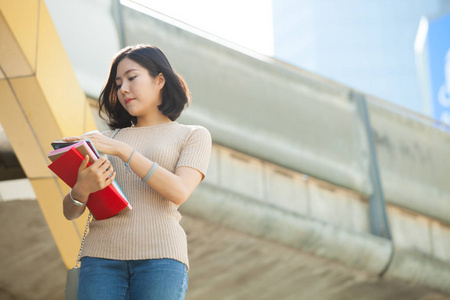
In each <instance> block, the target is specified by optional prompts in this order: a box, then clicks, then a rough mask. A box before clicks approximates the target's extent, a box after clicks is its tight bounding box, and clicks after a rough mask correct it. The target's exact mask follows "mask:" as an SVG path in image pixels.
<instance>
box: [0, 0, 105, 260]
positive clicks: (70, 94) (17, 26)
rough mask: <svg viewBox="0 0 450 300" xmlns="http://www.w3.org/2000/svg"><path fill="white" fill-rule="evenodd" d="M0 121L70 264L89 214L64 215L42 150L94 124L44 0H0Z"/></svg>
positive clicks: (62, 189) (60, 191)
mask: <svg viewBox="0 0 450 300" xmlns="http://www.w3.org/2000/svg"><path fill="white" fill-rule="evenodd" d="M0 123H1V124H2V126H3V128H4V130H5V132H6V135H7V136H8V139H9V141H10V143H11V146H12V147H13V149H14V152H15V154H16V156H17V158H18V159H19V161H20V164H21V166H22V168H23V169H24V171H25V173H26V175H27V177H28V178H29V179H30V182H31V184H32V186H33V188H34V190H35V193H36V195H37V198H38V202H39V205H40V207H41V210H42V212H43V214H44V217H45V219H46V221H47V224H48V226H49V228H50V231H51V233H52V235H53V238H54V239H55V242H56V245H57V247H58V249H59V251H60V253H61V255H62V258H63V261H64V262H65V264H66V266H67V267H72V266H73V265H74V263H75V260H76V257H77V254H78V249H79V246H80V234H82V233H83V231H84V225H85V221H86V218H87V214H85V216H84V217H81V218H79V219H78V220H77V221H73V222H70V221H67V220H66V219H65V218H64V217H63V214H62V198H63V196H64V195H65V194H66V193H67V192H68V187H67V186H66V185H65V184H64V183H63V182H61V181H60V180H59V179H57V178H56V177H55V176H54V175H53V173H52V172H51V171H50V170H49V169H48V168H47V166H48V164H49V163H50V161H49V160H48V159H47V157H46V154H47V153H48V152H49V151H50V150H51V146H50V143H51V142H52V141H53V140H55V139H59V138H61V137H62V136H69V135H80V134H82V133H83V132H85V131H90V130H94V129H96V125H95V122H94V119H93V116H92V114H91V113H90V110H89V109H88V104H87V100H86V97H85V95H84V93H83V91H82V89H81V87H80V85H79V83H78V81H77V79H76V77H75V74H74V72H73V69H72V66H71V64H70V61H69V59H68V57H67V55H66V53H65V51H64V48H63V45H62V43H61V41H60V39H59V36H58V34H57V31H56V29H55V27H54V25H53V22H52V20H51V18H50V15H49V13H48V10H47V8H46V6H45V3H44V1H43V0H1V1H0Z"/></svg>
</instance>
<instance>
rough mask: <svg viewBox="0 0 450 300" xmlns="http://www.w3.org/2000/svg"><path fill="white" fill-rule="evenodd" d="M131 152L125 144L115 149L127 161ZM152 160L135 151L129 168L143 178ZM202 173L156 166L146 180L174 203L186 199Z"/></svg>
mask: <svg viewBox="0 0 450 300" xmlns="http://www.w3.org/2000/svg"><path fill="white" fill-rule="evenodd" d="M132 152H133V148H131V147H130V146H128V145H127V144H123V145H121V146H120V147H119V148H118V149H117V154H116V155H117V156H118V157H119V158H120V159H121V160H122V161H124V162H127V161H128V160H129V158H130V156H131V153H132ZM153 163H154V162H153V161H151V160H149V159H148V158H146V157H145V156H143V155H142V154H140V153H138V152H137V151H136V152H135V153H134V154H133V157H132V158H131V161H130V167H131V170H133V172H134V173H136V175H138V176H139V177H140V178H145V176H146V175H147V173H148V172H149V171H150V169H151V168H152V167H153ZM202 178H203V175H202V173H200V172H199V171H197V170H196V169H193V168H189V167H179V168H177V169H176V170H175V174H174V173H172V172H170V171H168V170H167V169H165V168H163V167H160V166H158V167H157V168H156V171H155V173H153V175H152V177H151V178H150V179H149V180H148V181H147V182H146V184H148V185H149V186H150V187H151V188H152V189H154V190H155V191H156V192H158V194H160V195H161V196H163V197H164V198H166V199H168V200H169V201H171V202H173V203H175V204H176V205H180V204H182V203H183V202H184V201H186V200H187V199H188V198H189V196H190V195H191V194H192V192H193V191H194V190H195V188H196V187H197V186H198V185H199V183H200V182H201V181H202Z"/></svg>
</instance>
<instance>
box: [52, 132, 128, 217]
mask: <svg viewBox="0 0 450 300" xmlns="http://www.w3.org/2000/svg"><path fill="white" fill-rule="evenodd" d="M52 147H53V149H55V150H53V151H51V152H50V153H49V154H48V155H47V157H48V158H49V159H50V160H51V161H52V163H51V164H50V165H49V166H48V167H49V168H50V170H52V171H53V173H55V174H56V175H57V176H58V177H59V178H61V180H62V181H64V182H65V183H66V184H67V185H68V186H70V187H71V188H72V187H73V186H74V185H75V183H76V182H77V177H78V169H79V168H80V165H81V162H82V161H83V160H84V159H85V157H86V155H88V156H89V163H88V166H90V165H91V164H93V163H94V162H95V161H96V160H97V159H99V158H100V154H99V153H98V151H97V150H96V149H95V147H94V145H93V143H92V142H91V141H90V140H83V141H79V142H64V141H54V142H53V143H52ZM87 207H88V208H89V210H90V211H91V213H92V215H93V216H94V218H95V219H96V220H104V219H107V218H110V217H113V216H115V215H117V214H118V213H122V212H126V211H129V210H131V209H132V207H131V205H130V203H129V201H128V199H127V198H126V197H125V195H124V194H123V192H122V190H121V189H120V187H119V185H118V184H117V182H116V181H115V180H114V181H113V182H112V183H111V184H110V185H108V186H107V187H106V188H104V189H102V190H100V191H97V192H95V193H92V194H90V195H89V200H88V202H87Z"/></svg>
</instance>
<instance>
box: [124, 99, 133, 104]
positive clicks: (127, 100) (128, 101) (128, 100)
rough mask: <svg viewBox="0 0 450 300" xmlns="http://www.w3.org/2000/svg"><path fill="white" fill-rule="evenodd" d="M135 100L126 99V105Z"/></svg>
mask: <svg viewBox="0 0 450 300" xmlns="http://www.w3.org/2000/svg"><path fill="white" fill-rule="evenodd" d="M133 100H134V98H127V99H125V104H128V103H130V102H131V101H133Z"/></svg>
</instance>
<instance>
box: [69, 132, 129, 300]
mask: <svg viewBox="0 0 450 300" xmlns="http://www.w3.org/2000/svg"><path fill="white" fill-rule="evenodd" d="M119 130H120V129H119V128H118V129H116V130H114V132H113V134H112V135H111V136H110V138H112V139H113V138H114V136H115V135H116V134H117V133H118V132H119ZM91 221H92V213H91V212H90V213H89V215H88V219H87V222H86V227H85V228H84V234H83V239H82V240H81V246H80V251H79V252H78V258H77V262H76V264H75V267H73V268H72V269H70V270H69V271H67V278H66V290H65V295H66V297H65V299H66V300H77V294H78V279H79V277H80V261H81V252H82V251H83V246H84V241H85V240H86V236H87V233H88V230H89V224H90V223H91Z"/></svg>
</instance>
